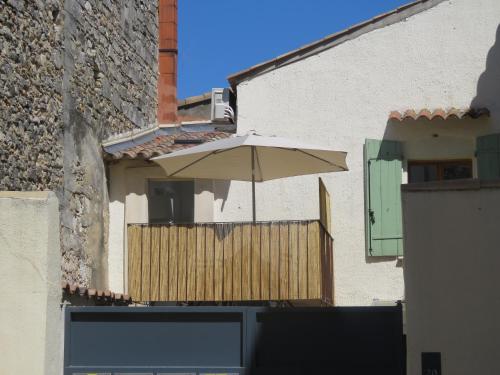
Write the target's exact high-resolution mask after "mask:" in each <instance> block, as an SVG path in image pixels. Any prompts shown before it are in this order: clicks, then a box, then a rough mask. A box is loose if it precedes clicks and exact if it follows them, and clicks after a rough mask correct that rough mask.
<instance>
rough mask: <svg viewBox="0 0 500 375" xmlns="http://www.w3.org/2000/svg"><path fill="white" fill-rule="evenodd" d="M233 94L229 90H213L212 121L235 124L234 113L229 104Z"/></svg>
mask: <svg viewBox="0 0 500 375" xmlns="http://www.w3.org/2000/svg"><path fill="white" fill-rule="evenodd" d="M230 95H231V92H230V90H229V89H228V88H225V89H222V88H216V89H212V108H211V120H212V121H217V122H218V121H225V122H227V121H229V122H234V111H233V109H232V108H231V106H230V104H229V97H230Z"/></svg>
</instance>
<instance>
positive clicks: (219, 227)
mask: <svg viewBox="0 0 500 375" xmlns="http://www.w3.org/2000/svg"><path fill="white" fill-rule="evenodd" d="M214 242H215V244H214V248H215V249H214V251H215V267H214V286H215V294H214V301H221V300H222V297H223V296H222V288H223V285H224V224H216V225H215V240H214Z"/></svg>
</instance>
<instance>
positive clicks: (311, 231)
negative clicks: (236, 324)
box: [128, 220, 333, 304]
mask: <svg viewBox="0 0 500 375" xmlns="http://www.w3.org/2000/svg"><path fill="white" fill-rule="evenodd" d="M128 293H129V294H130V295H131V296H132V298H133V299H134V300H136V301H186V302H191V301H192V302H195V301H198V302H220V301H241V302H244V301H272V300H274V301H290V302H297V303H299V301H300V302H307V303H313V304H320V303H324V304H333V239H332V237H331V236H330V235H329V233H328V232H327V231H326V230H325V229H324V227H323V225H322V224H321V223H320V222H319V221H317V220H314V221H276V222H257V223H246V222H245V223H204V224H186V225H180V224H172V225H169V224H165V225H151V224H131V225H129V226H128Z"/></svg>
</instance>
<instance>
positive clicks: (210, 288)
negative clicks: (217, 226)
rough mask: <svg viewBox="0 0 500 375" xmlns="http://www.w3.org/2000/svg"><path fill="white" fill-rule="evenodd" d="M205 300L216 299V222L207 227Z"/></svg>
mask: <svg viewBox="0 0 500 375" xmlns="http://www.w3.org/2000/svg"><path fill="white" fill-rule="evenodd" d="M205 232H206V233H205V262H206V267H205V280H206V283H205V301H214V300H215V283H214V269H215V249H214V242H215V238H214V237H215V230H214V224H209V225H207V227H206V228H205Z"/></svg>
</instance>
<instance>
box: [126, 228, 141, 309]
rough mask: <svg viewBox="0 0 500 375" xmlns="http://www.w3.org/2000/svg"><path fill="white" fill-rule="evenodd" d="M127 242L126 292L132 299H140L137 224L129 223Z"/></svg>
mask: <svg viewBox="0 0 500 375" xmlns="http://www.w3.org/2000/svg"><path fill="white" fill-rule="evenodd" d="M127 243H128V246H127V248H128V293H129V294H130V295H131V296H132V299H133V300H140V299H141V279H142V277H141V273H142V263H141V258H142V256H141V246H142V229H141V227H140V226H138V225H130V226H129V227H128V231H127Z"/></svg>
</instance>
